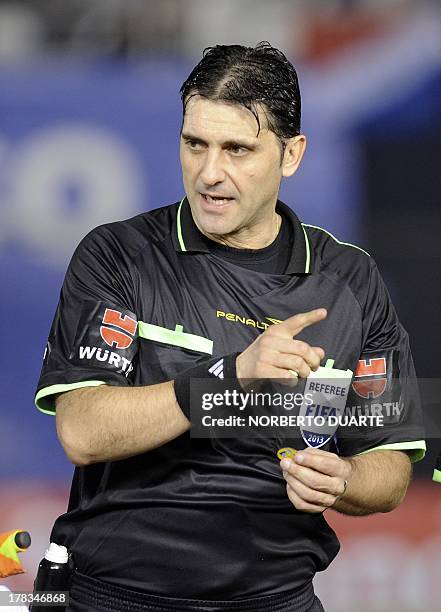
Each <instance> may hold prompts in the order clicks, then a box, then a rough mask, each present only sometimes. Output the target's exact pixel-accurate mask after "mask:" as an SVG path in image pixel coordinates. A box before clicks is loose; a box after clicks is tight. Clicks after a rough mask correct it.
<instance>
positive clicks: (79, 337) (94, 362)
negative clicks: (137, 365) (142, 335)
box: [71, 302, 138, 376]
mask: <svg viewBox="0 0 441 612" xmlns="http://www.w3.org/2000/svg"><path fill="white" fill-rule="evenodd" d="M137 325H138V322H137V319H136V315H135V314H134V313H133V312H130V311H127V310H123V309H122V308H120V307H117V306H114V305H113V304H106V303H105V302H95V303H93V302H85V303H84V304H83V308H82V312H81V315H80V320H79V323H78V328H77V334H76V338H75V349H74V352H73V354H72V355H71V360H72V361H75V362H76V363H77V364H81V366H82V367H84V365H85V364H89V365H91V366H93V367H100V368H106V369H111V370H113V371H114V372H115V371H116V372H118V373H120V374H124V376H128V375H129V374H130V372H131V371H132V370H133V364H132V362H133V360H134V358H135V356H136V353H137V350H138V338H137V333H136V330H137Z"/></svg>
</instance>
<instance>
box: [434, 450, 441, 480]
mask: <svg viewBox="0 0 441 612" xmlns="http://www.w3.org/2000/svg"><path fill="white" fill-rule="evenodd" d="M433 480H434V481H435V482H439V483H441V451H440V452H439V454H438V457H437V460H436V463H435V468H434V470H433Z"/></svg>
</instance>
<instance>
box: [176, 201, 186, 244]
mask: <svg viewBox="0 0 441 612" xmlns="http://www.w3.org/2000/svg"><path fill="white" fill-rule="evenodd" d="M184 200H185V196H184V197H183V198H182V200H181V203H180V204H179V208H178V214H177V218H176V222H177V229H178V241H179V246H180V247H181V250H182V251H186V250H187V249H186V248H185V243H184V238H183V237H182V226H181V208H182V204H183V202H184Z"/></svg>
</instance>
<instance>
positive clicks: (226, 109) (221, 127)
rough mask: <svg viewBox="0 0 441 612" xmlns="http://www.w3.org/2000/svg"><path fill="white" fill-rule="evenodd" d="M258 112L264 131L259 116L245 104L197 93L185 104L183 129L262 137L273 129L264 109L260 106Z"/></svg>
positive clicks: (221, 135) (218, 135)
mask: <svg viewBox="0 0 441 612" xmlns="http://www.w3.org/2000/svg"><path fill="white" fill-rule="evenodd" d="M258 116H259V122H260V132H259V125H258V123H257V121H256V117H255V116H254V115H253V113H252V112H251V111H249V110H248V109H247V108H245V107H244V106H241V105H240V104H229V103H226V102H222V101H214V100H207V99H206V98H202V97H201V96H193V97H191V98H190V99H189V100H188V102H187V105H186V108H185V115H184V123H183V131H185V132H190V133H191V134H192V135H195V136H196V135H197V136H199V137H201V138H203V137H204V136H205V137H206V138H209V137H211V138H215V139H222V138H228V139H230V138H233V137H236V138H237V137H238V136H241V137H243V138H247V139H250V140H251V139H252V140H261V139H265V137H267V136H268V134H269V132H268V129H267V127H266V126H267V121H266V116H265V114H264V112H263V110H261V109H259V111H258ZM258 132H259V134H258Z"/></svg>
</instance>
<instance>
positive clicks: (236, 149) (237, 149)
mask: <svg viewBox="0 0 441 612" xmlns="http://www.w3.org/2000/svg"><path fill="white" fill-rule="evenodd" d="M228 151H229V152H230V153H232V155H234V156H235V157H241V156H242V155H246V154H247V153H248V151H249V149H247V148H246V147H242V146H241V145H235V144H232V145H230V146H229V147H228Z"/></svg>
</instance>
